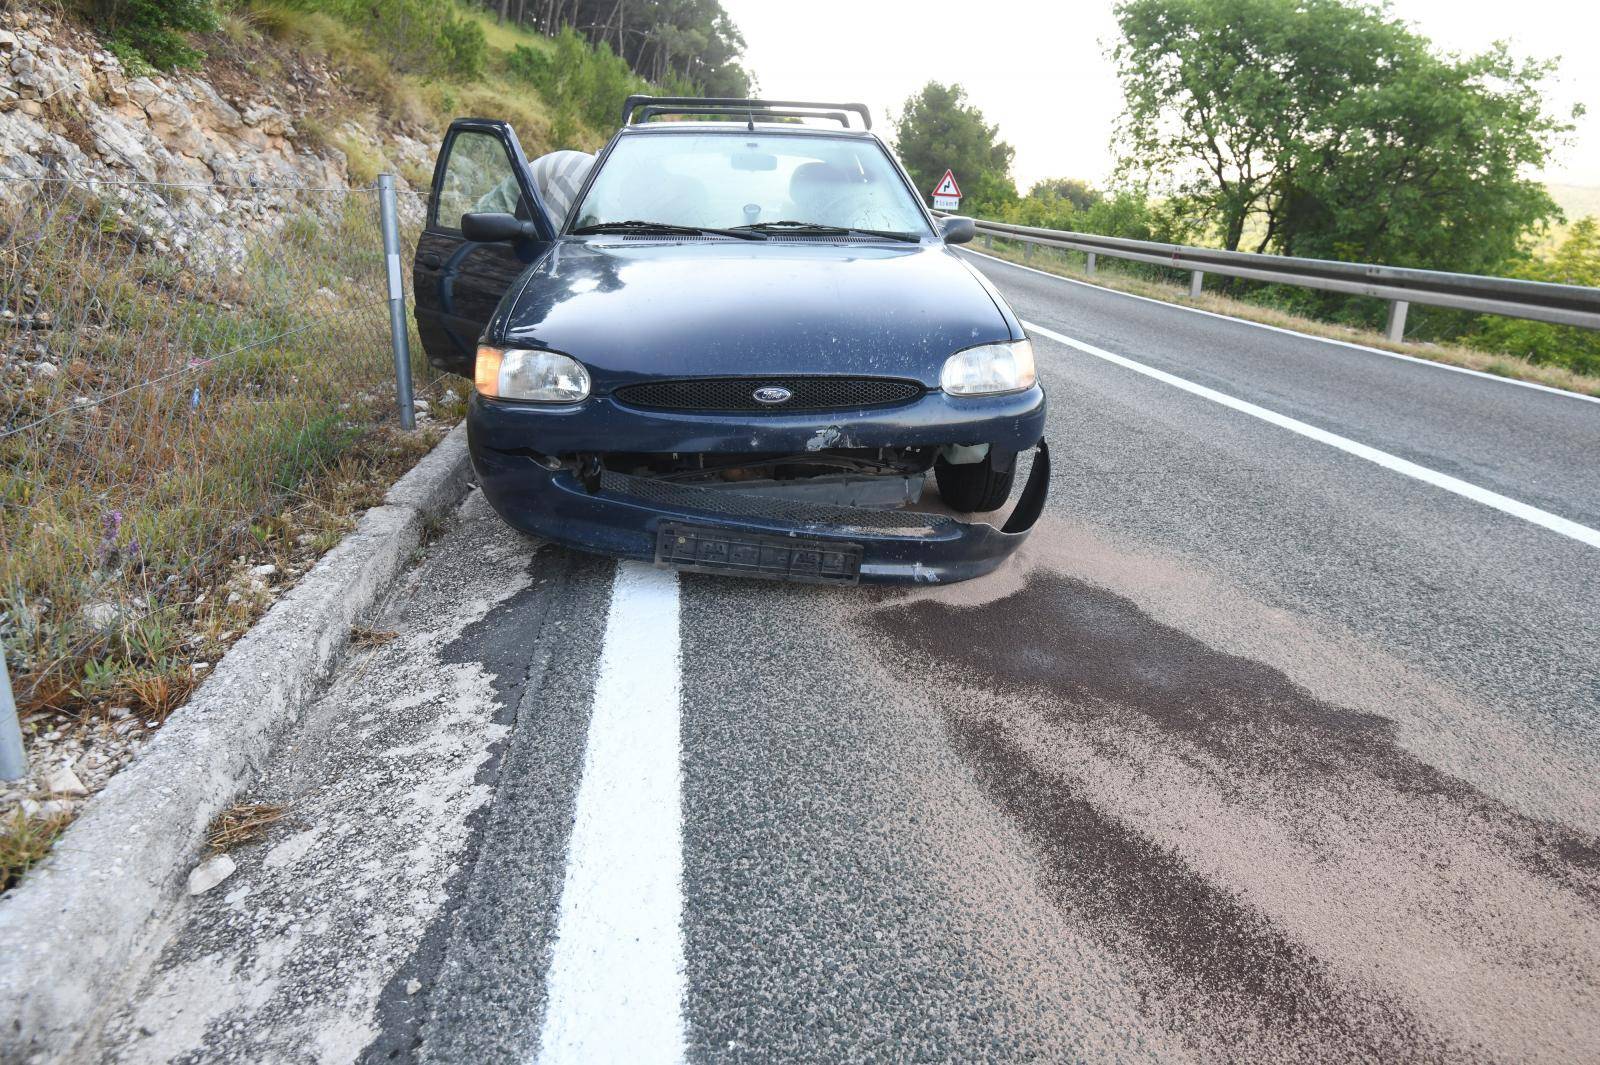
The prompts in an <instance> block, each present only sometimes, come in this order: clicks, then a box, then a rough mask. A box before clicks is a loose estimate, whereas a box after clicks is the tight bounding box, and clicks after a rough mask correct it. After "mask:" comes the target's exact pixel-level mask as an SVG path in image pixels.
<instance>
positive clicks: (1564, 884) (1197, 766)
mask: <svg viewBox="0 0 1600 1065" xmlns="http://www.w3.org/2000/svg"><path fill="white" fill-rule="evenodd" d="M952 591H953V590H952ZM960 598H964V599H966V600H967V601H966V602H961V601H959V599H958V597H957V596H955V595H946V594H943V593H941V594H938V595H935V596H926V595H920V596H913V597H909V598H905V599H901V600H898V601H895V602H891V603H889V604H887V605H884V606H882V607H880V608H879V609H878V610H876V611H875V612H873V613H872V614H871V615H869V619H870V624H872V626H873V628H874V629H875V630H876V633H877V634H878V636H879V637H880V638H883V639H885V640H887V642H888V643H890V644H891V645H892V647H893V650H891V651H890V652H888V653H886V654H885V655H884V658H885V661H886V665H887V666H888V668H890V669H894V668H895V663H896V662H902V663H903V662H904V661H905V660H907V658H908V653H909V652H911V651H913V650H915V652H916V655H917V659H916V660H919V661H927V660H928V658H929V657H930V656H931V657H932V658H933V660H934V661H936V662H938V663H940V665H939V667H938V671H939V674H940V676H939V677H938V678H936V682H937V683H942V684H943V685H944V686H945V687H946V689H947V690H951V691H956V690H960V691H963V692H965V693H966V697H965V698H952V699H949V700H947V701H946V705H947V706H948V707H949V709H948V710H947V714H946V716H947V727H948V735H949V739H950V741H951V743H952V746H953V747H954V748H955V749H956V750H957V752H958V753H960V754H961V755H962V756H963V758H964V759H965V760H966V762H967V763H968V765H969V766H970V767H971V769H972V771H973V774H974V777H975V778H976V780H977V782H978V783H979V784H980V786H981V787H982V788H983V789H984V790H985V791H986V792H987V793H988V794H989V795H990V796H991V798H992V800H993V801H994V802H995V803H996V804H997V805H998V806H999V807H1000V809H1002V810H1003V811H1004V812H1005V813H1006V814H1007V816H1008V817H1009V818H1010V819H1011V820H1012V821H1013V822H1014V823H1015V824H1017V825H1018V826H1019V828H1020V829H1021V830H1022V832H1023V834H1024V836H1025V837H1026V838H1028V839H1029V840H1030V841H1031V842H1032V844H1033V845H1034V846H1035V847H1036V849H1037V856H1038V866H1039V874H1038V875H1039V877H1040V879H1041V881H1042V883H1043V885H1044V886H1045V887H1046V889H1047V890H1048V891H1049V892H1050V893H1051V894H1052V896H1053V897H1054V898H1056V899H1057V900H1058V903H1059V905H1060V906H1061V907H1062V909H1063V911H1064V912H1065V913H1067V914H1068V915H1069V916H1070V917H1071V918H1072V919H1073V920H1075V921H1078V922H1082V923H1083V924H1085V925H1086V926H1088V927H1090V928H1091V929H1093V930H1094V931H1095V933H1096V934H1097V935H1098V936H1099V937H1100V938H1101V939H1102V941H1103V942H1105V943H1106V944H1108V946H1110V947H1111V949H1113V950H1115V951H1117V952H1119V953H1121V954H1123V955H1124V956H1126V957H1127V959H1128V961H1129V966H1130V971H1132V972H1134V973H1135V974H1136V978H1137V979H1138V980H1141V981H1142V983H1143V986H1144V987H1145V988H1146V989H1147V992H1148V994H1149V996H1150V1000H1149V1006H1150V1012H1151V1014H1152V1015H1153V1016H1157V1017H1159V1018H1161V1019H1162V1021H1163V1023H1165V1024H1167V1025H1169V1026H1172V1027H1174V1028H1175V1029H1176V1030H1178V1031H1180V1032H1181V1033H1182V1034H1184V1035H1185V1036H1186V1037H1188V1038H1190V1039H1191V1040H1192V1041H1193V1042H1194V1044H1195V1045H1196V1047H1197V1049H1202V1050H1209V1051H1212V1052H1215V1053H1217V1054H1219V1055H1220V1056H1222V1057H1224V1058H1227V1059H1229V1060H1242V1059H1255V1060H1284V1059H1286V1058H1287V1059H1289V1060H1307V1061H1309V1060H1350V1059H1358V1060H1378V1061H1408V1060H1438V1059H1451V1060H1461V1059H1463V1058H1467V1059H1470V1058H1475V1057H1486V1058H1502V1059H1508V1060H1550V1061H1559V1060H1570V1061H1586V1060H1600V1030H1597V1026H1595V1025H1594V1024H1593V1023H1592V1020H1593V1018H1594V1017H1595V1016H1597V1015H1600V987H1597V985H1596V974H1597V973H1600V870H1597V868H1596V864H1597V863H1596V862H1595V860H1594V855H1595V853H1596V850H1595V848H1596V841H1595V840H1594V839H1593V838H1590V837H1588V836H1585V835H1582V834H1580V833H1578V832H1575V831H1574V830H1572V829H1571V828H1569V827H1566V826H1564V825H1561V824H1558V823H1554V822H1547V821H1539V820H1535V819H1532V818H1529V817H1526V816H1524V815H1523V814H1521V813H1519V812H1517V811H1515V810H1512V809H1510V808H1508V807H1506V806H1505V805H1504V804H1502V803H1500V802H1498V801H1496V800H1495V799H1494V798H1492V797H1490V796H1488V795H1486V794H1484V793H1483V792H1481V791H1479V790H1477V789H1475V788H1474V787H1472V786H1471V785H1469V784H1467V783H1465V782H1463V781H1461V780H1459V779H1457V778H1455V777H1452V776H1450V775H1448V774H1446V773H1444V772H1441V771H1440V770H1438V769H1436V768H1434V767H1433V766H1430V765H1428V764H1426V763H1424V762H1422V761H1421V760H1419V759H1418V758H1417V757H1416V756H1415V755H1413V754H1412V753H1411V752H1409V751H1408V750H1406V749H1405V748H1404V747H1403V746H1401V745H1400V744H1399V743H1398V742H1397V738H1396V728H1395V725H1394V723H1393V722H1392V721H1391V720H1390V719H1389V718H1388V717H1386V716H1385V715H1384V714H1382V713H1381V708H1377V709H1372V708H1350V707H1346V706H1339V705H1335V704H1332V703H1329V702H1326V701H1323V700H1319V699H1317V698H1316V697H1314V696H1313V695H1312V694H1311V693H1310V692H1309V691H1307V690H1306V689H1305V688H1303V687H1300V686H1299V685H1296V684H1294V683H1293V682H1292V681H1290V679H1289V678H1288V677H1286V676H1285V675H1284V674H1283V673H1281V672H1280V671H1278V670H1276V669H1273V668H1271V667H1269V666H1266V665H1263V664H1262V663H1260V662H1257V661H1254V660H1251V659H1248V658H1244V657H1239V656H1234V655H1228V654H1223V653H1221V652H1218V651H1216V650H1214V649H1212V648H1211V647H1209V646H1208V645H1206V644H1205V643H1202V642H1201V641H1199V640H1196V639H1194V638H1193V637H1191V636H1189V635H1187V634H1185V633H1183V632H1181V631H1178V630H1176V629H1173V628H1171V627H1168V626H1164V625H1161V624H1159V623H1157V622H1155V621H1153V620H1151V619H1150V618H1149V617H1148V616H1147V615H1145V614H1144V613H1143V612H1141V611H1140V610H1139V609H1138V607H1136V606H1135V605H1134V604H1133V603H1132V602H1130V601H1128V600H1126V599H1123V598H1121V597H1119V596H1116V595H1113V594H1111V593H1109V592H1107V591H1105V590H1104V589H1101V588H1097V587H1095V586H1092V585H1089V584H1086V583H1083V582H1079V581H1074V580H1071V579H1067V578H1064V577H1061V576H1057V575H1054V574H1050V573H1045V572H1041V571H1034V572H1033V573H1031V575H1030V576H1029V579H1028V580H1027V582H1026V584H1025V585H1024V584H1021V583H1020V582H1019V583H1018V584H1017V585H1015V586H1013V587H1012V589H1011V590H1010V591H1009V592H1008V593H1007V594H1005V595H1003V596H1000V597H997V598H996V597H990V596H986V595H981V594H980V595H973V596H970V597H966V596H962V597H960ZM952 600H957V601H952ZM901 668H903V666H902V667H901Z"/></svg>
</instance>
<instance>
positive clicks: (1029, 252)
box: [1022, 240, 1033, 262]
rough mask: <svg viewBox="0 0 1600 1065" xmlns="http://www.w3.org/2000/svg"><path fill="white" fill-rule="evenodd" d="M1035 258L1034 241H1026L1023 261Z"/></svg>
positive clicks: (1023, 246)
mask: <svg viewBox="0 0 1600 1065" xmlns="http://www.w3.org/2000/svg"><path fill="white" fill-rule="evenodd" d="M1031 258H1033V241H1031V240H1030V241H1025V242H1024V243H1023V245H1022V259H1023V261H1024V262H1026V261H1027V260H1029V259H1031Z"/></svg>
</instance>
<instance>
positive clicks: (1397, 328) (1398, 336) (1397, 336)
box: [1383, 300, 1411, 344]
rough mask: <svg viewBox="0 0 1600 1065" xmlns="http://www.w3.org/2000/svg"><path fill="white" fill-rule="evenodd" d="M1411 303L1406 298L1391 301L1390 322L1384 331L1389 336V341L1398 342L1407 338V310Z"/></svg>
mask: <svg viewBox="0 0 1600 1065" xmlns="http://www.w3.org/2000/svg"><path fill="white" fill-rule="evenodd" d="M1410 308H1411V304H1410V303H1408V302H1406V301H1405V300H1390V301H1389V324H1388V325H1387V326H1385V327H1384V330H1383V331H1384V333H1386V334H1387V335H1388V337H1389V343H1391V344H1398V343H1400V342H1401V341H1402V340H1404V339H1405V338H1406V311H1407V310H1409V309H1410Z"/></svg>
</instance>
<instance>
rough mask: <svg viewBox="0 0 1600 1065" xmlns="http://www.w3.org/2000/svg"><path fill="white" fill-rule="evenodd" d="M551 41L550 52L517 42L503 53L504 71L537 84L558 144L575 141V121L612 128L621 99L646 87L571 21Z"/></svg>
mask: <svg viewBox="0 0 1600 1065" xmlns="http://www.w3.org/2000/svg"><path fill="white" fill-rule="evenodd" d="M553 40H554V43H555V47H554V48H552V49H551V50H550V51H549V52H542V51H539V50H538V49H534V48H529V47H528V46H527V45H521V44H519V45H517V46H516V48H515V49H513V50H512V52H511V54H510V55H509V56H508V57H507V58H506V70H507V71H508V72H509V73H510V74H512V75H513V76H514V77H516V78H518V79H520V80H522V81H524V82H526V83H528V84H529V85H532V86H533V87H534V88H535V89H538V90H539V93H540V95H542V96H543V97H544V98H545V101H546V102H547V103H548V104H549V105H550V108H551V111H552V112H553V113H554V115H555V118H554V120H553V121H552V122H551V133H552V135H553V137H554V139H555V141H556V143H557V144H562V145H567V144H571V143H574V142H575V141H576V140H578V139H579V137H580V132H579V131H578V129H577V125H578V124H579V123H581V124H582V125H584V126H586V127H588V129H590V130H592V131H594V132H597V133H603V132H606V131H608V130H610V129H611V128H612V127H613V126H615V125H616V124H617V119H618V116H620V115H621V113H622V101H624V100H626V99H627V98H628V97H629V96H630V95H632V94H634V93H638V92H644V91H646V90H648V89H649V84H648V83H647V82H646V81H645V80H644V79H643V78H641V77H639V76H638V75H637V74H635V73H634V72H633V71H632V70H631V69H630V68H629V66H628V62H627V60H625V59H623V58H622V57H621V56H619V55H617V54H616V53H615V52H613V51H612V50H611V46H610V45H609V44H606V43H604V42H602V43H601V44H600V45H599V46H593V45H590V44H589V42H588V41H586V40H584V38H583V37H582V36H581V35H580V34H578V33H577V32H576V31H574V30H573V29H572V28H571V27H570V26H568V27H566V28H564V29H563V30H562V31H561V32H560V33H559V34H558V35H556V37H555V38H553Z"/></svg>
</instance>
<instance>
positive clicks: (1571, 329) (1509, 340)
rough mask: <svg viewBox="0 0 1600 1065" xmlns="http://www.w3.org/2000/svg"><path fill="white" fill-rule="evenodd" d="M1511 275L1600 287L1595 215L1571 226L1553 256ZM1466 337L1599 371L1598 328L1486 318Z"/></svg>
mask: <svg viewBox="0 0 1600 1065" xmlns="http://www.w3.org/2000/svg"><path fill="white" fill-rule="evenodd" d="M1515 276H1517V277H1522V278H1526V279H1528V280H1529V281H1550V282H1554V283H1556V284H1561V285H1590V286H1595V287H1600V224H1597V223H1596V220H1595V219H1594V218H1593V217H1589V218H1584V219H1582V220H1580V221H1579V222H1577V223H1576V224H1575V225H1573V227H1572V231H1571V232H1570V233H1568V234H1567V237H1566V239H1565V240H1564V241H1562V243H1561V247H1560V248H1559V249H1557V251H1556V253H1555V255H1553V256H1551V257H1550V258H1549V259H1544V260H1536V261H1532V262H1527V263H1524V264H1523V265H1522V266H1521V267H1520V268H1519V269H1518V270H1517V271H1516V272H1515ZM1468 339H1469V341H1470V342H1471V343H1472V344H1473V346H1475V347H1480V348H1485V349H1487V350H1490V351H1503V352H1508V353H1509V354H1512V355H1521V356H1522V357H1524V358H1527V359H1531V360H1533V361H1534V362H1542V363H1550V364H1551V365H1555V366H1565V367H1567V368H1568V369H1570V370H1576V371H1578V372H1579V373H1589V374H1600V332H1597V331H1595V330H1593V329H1579V328H1577V327H1576V326H1569V325H1547V324H1545V323H1544V322H1528V321H1523V320H1521V319H1517V318H1498V317H1493V316H1488V315H1486V316H1484V317H1483V318H1480V319H1479V321H1478V329H1477V331H1476V332H1475V333H1474V334H1473V335H1472V336H1470V337H1469V338H1468Z"/></svg>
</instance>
